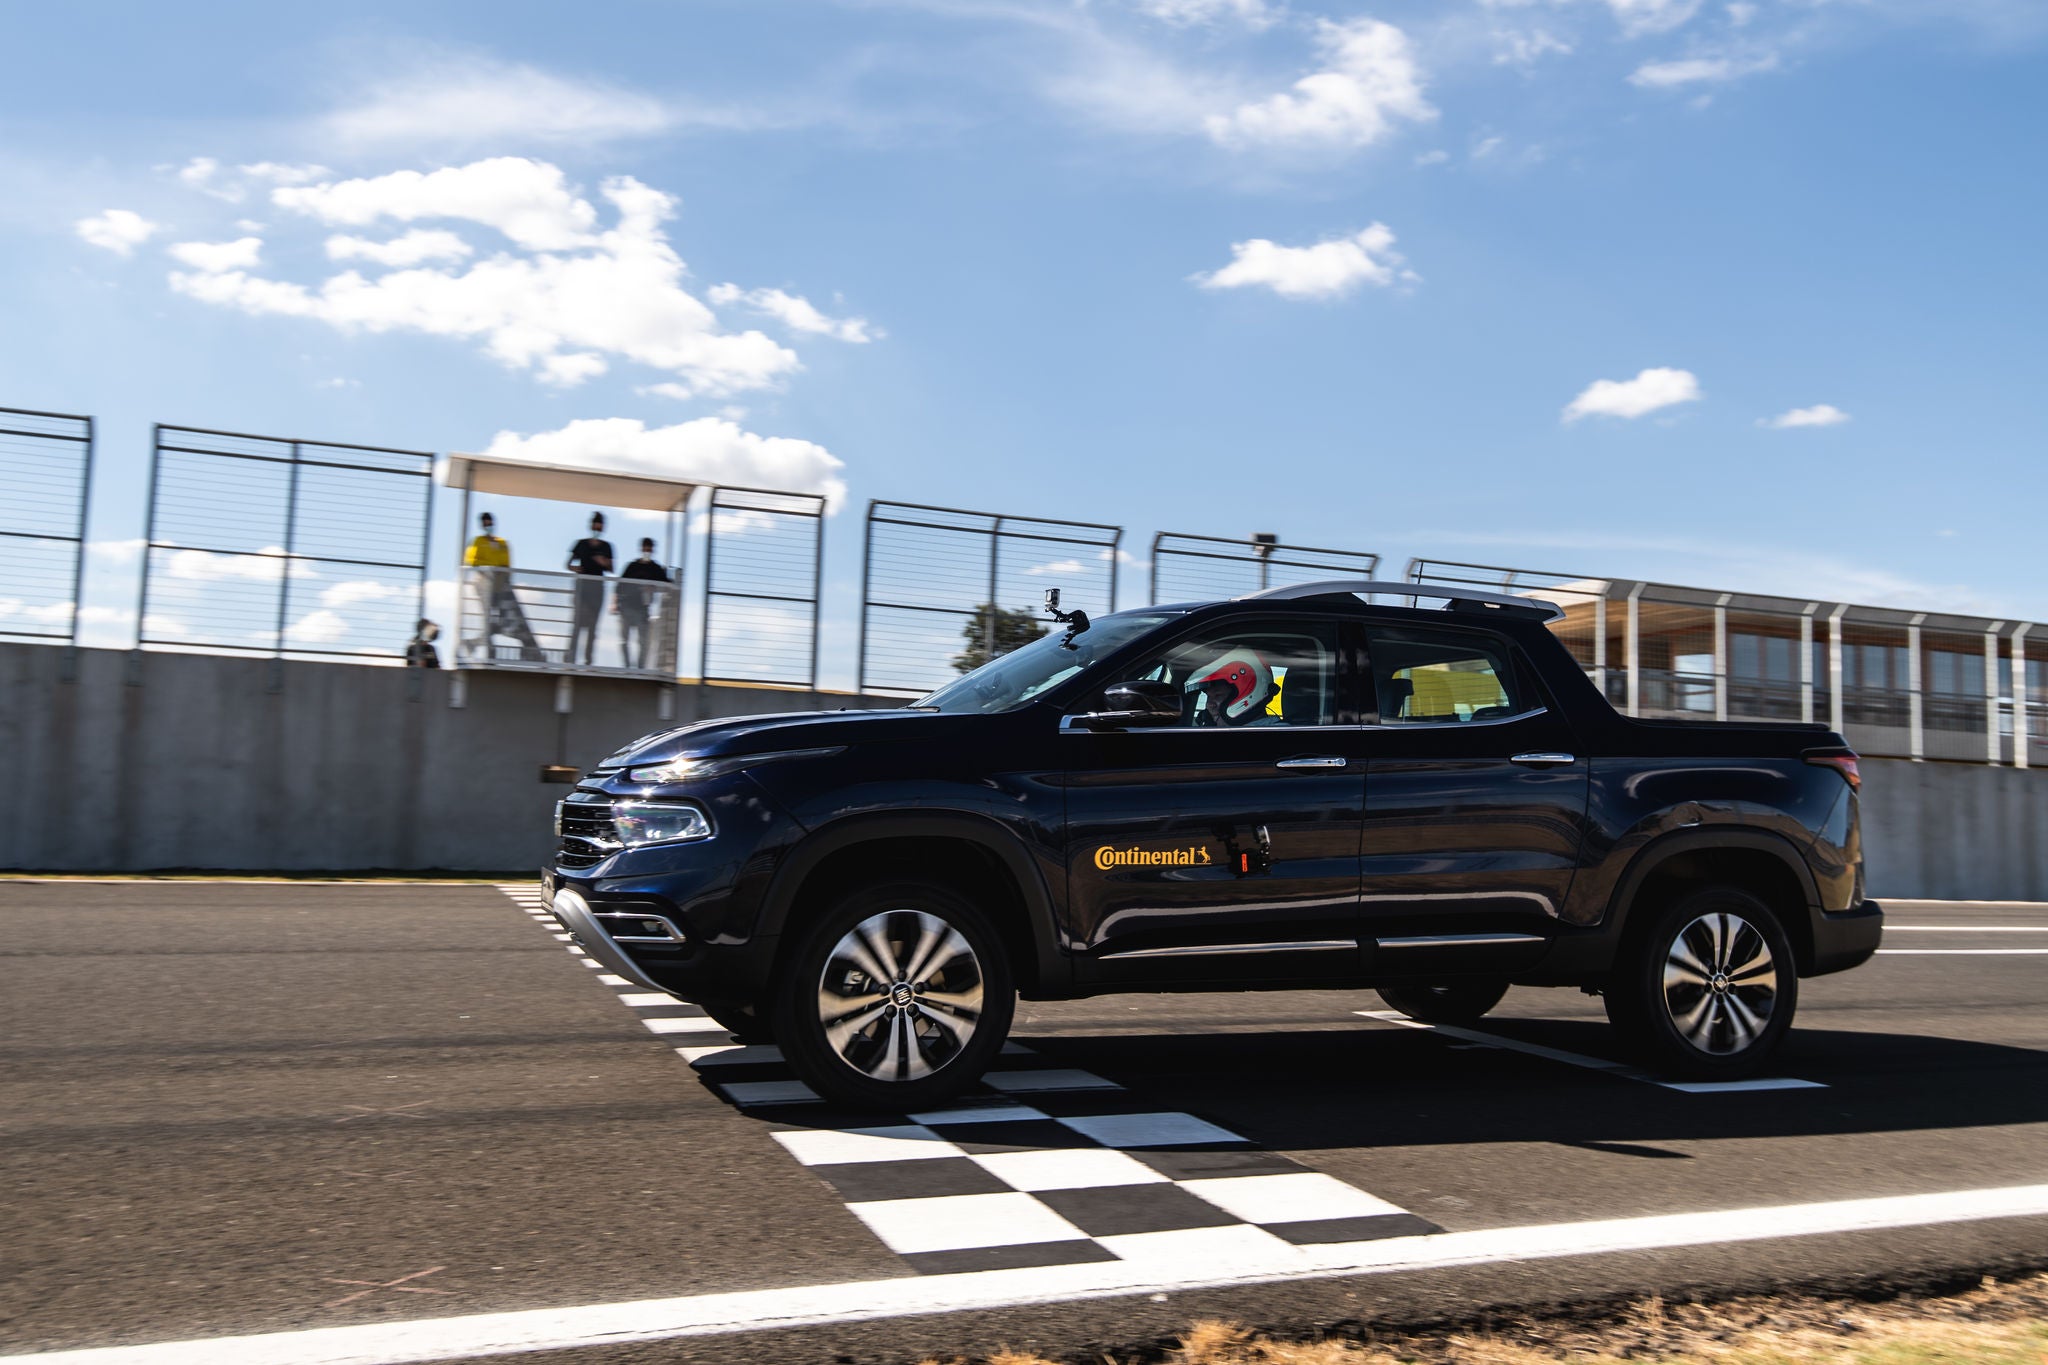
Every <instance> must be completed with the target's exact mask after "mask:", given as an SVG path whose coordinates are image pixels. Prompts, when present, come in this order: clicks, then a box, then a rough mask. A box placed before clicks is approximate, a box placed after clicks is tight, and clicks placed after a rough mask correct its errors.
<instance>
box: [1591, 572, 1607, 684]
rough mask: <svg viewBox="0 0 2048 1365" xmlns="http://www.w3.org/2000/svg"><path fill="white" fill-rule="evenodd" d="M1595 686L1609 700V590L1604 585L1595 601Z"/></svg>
mask: <svg viewBox="0 0 2048 1365" xmlns="http://www.w3.org/2000/svg"><path fill="white" fill-rule="evenodd" d="M1593 686H1595V687H1597V688H1599V689H1600V698H1601V700H1603V701H1605V700H1606V698H1607V588H1606V586H1605V585H1604V584H1603V585H1602V586H1601V589H1600V595H1599V596H1598V597H1596V598H1594V599H1593Z"/></svg>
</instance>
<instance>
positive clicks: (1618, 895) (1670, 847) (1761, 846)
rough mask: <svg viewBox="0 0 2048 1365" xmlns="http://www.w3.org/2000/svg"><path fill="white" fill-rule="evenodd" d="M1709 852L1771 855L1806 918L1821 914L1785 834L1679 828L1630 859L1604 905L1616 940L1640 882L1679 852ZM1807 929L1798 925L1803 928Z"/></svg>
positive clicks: (1809, 875)
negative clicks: (1789, 879) (1795, 887)
mask: <svg viewBox="0 0 2048 1365" xmlns="http://www.w3.org/2000/svg"><path fill="white" fill-rule="evenodd" d="M1711 849H1747V850H1751V851H1754V852H1758V853H1768V854H1770V855H1771V856H1772V857H1774V858H1776V859H1777V860H1778V861H1779V862H1780V863H1783V864H1784V865H1785V868H1786V870H1787V871H1789V872H1790V873H1791V874H1792V876H1793V878H1794V879H1795V880H1796V881H1797V882H1798V884H1799V890H1800V895H1801V896H1802V898H1803V899H1804V900H1805V902H1806V913H1807V915H1808V917H1809V919H1811V918H1812V917H1816V916H1818V915H1819V914H1820V903H1821V901H1820V885H1819V883H1817V882H1815V881H1814V879H1813V869H1812V868H1810V867H1808V866H1807V865H1806V859H1805V858H1804V857H1802V856H1801V855H1800V852H1799V849H1798V847H1797V846H1796V845H1794V844H1793V842H1792V841H1791V840H1790V839H1787V838H1786V837H1785V836H1784V835H1782V834H1775V833H1772V832H1771V831H1769V830H1762V829H1728V828H1721V829H1679V830H1672V831H1670V832H1668V833H1665V834H1661V835H1659V836H1658V837H1656V838H1655V839H1652V840H1651V841H1650V842H1649V843H1647V844H1645V845H1644V846H1643V847H1642V848H1640V849H1638V850H1637V851H1636V853H1635V855H1634V856H1633V857H1632V858H1630V860H1629V864H1628V868H1627V870H1626V871H1624V872H1623V873H1622V875H1621V880H1620V881H1619V882H1617V883H1616V884H1615V887H1614V894H1613V896H1612V897H1610V898H1609V900H1608V903H1607V916H1608V918H1607V923H1608V924H1609V925H1610V926H1612V930H1613V932H1614V934H1615V935H1616V936H1617V937H1619V936H1620V935H1622V934H1624V933H1626V932H1627V931H1628V923H1627V921H1628V912H1629V907H1630V906H1631V905H1633V904H1634V903H1635V898H1636V893H1637V892H1639V891H1640V890H1642V886H1643V883H1644V882H1646V881H1648V880H1649V879H1650V877H1651V875H1652V874H1653V873H1655V872H1656V870H1657V869H1658V868H1659V867H1661V866H1662V865H1663V864H1665V863H1667V862H1669V861H1671V860H1672V859H1673V858H1676V857H1678V856H1679V855H1680V854H1682V853H1698V852H1701V851H1704V850H1711ZM1787 927H1788V928H1790V927H1791V926H1787ZM1809 927H1810V926H1800V928H1802V929H1805V928H1809ZM1796 941H1797V940H1796V939H1795V942H1796ZM1808 941H1809V942H1810V941H1811V940H1810V939H1809V940H1808Z"/></svg>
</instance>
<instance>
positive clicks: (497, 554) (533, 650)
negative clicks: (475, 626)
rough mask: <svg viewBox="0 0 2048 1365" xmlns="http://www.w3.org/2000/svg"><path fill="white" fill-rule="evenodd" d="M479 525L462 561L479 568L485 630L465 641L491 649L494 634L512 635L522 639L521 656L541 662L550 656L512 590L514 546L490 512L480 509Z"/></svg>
mask: <svg viewBox="0 0 2048 1365" xmlns="http://www.w3.org/2000/svg"><path fill="white" fill-rule="evenodd" d="M476 525H477V536H476V539H475V540H472V541H470V542H469V548H468V549H466V550H464V551H463V552H462V562H463V563H464V564H466V565H468V566H469V567H470V568H471V569H473V570H475V572H474V573H472V574H471V575H470V583H471V584H472V585H473V586H474V587H475V588H476V591H477V595H478V596H480V597H482V598H483V599H484V634H483V639H482V640H481V641H474V640H473V641H467V642H465V643H466V644H468V645H469V646H471V647H475V646H477V645H479V644H480V645H481V646H482V647H483V649H484V650H485V652H486V653H488V652H489V650H490V645H491V637H492V636H494V635H509V636H511V637H512V638H513V639H515V640H517V641H519V657H520V658H522V659H524V660H526V661H527V662H529V663H536V662H539V661H541V660H543V659H545V658H546V657H547V656H546V655H545V654H543V653H542V652H541V647H540V642H539V641H538V640H536V639H534V638H533V627H532V626H530V625H528V624H527V623H526V609H525V608H524V607H522V606H520V605H519V598H518V595H517V594H515V593H514V592H513V591H512V547H511V546H510V545H508V544H506V543H505V540H504V538H503V537H502V536H499V535H497V534H496V533H495V528H496V526H497V523H496V522H495V521H494V520H492V518H491V514H490V513H489V512H481V513H478V514H477V519H476Z"/></svg>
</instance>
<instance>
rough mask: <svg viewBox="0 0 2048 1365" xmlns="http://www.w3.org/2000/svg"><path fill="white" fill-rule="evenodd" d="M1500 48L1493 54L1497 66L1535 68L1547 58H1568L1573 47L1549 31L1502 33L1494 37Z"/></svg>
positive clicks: (1531, 30)
mask: <svg viewBox="0 0 2048 1365" xmlns="http://www.w3.org/2000/svg"><path fill="white" fill-rule="evenodd" d="M1493 36H1494V40H1495V41H1496V42H1498V43H1499V44H1500V48H1499V50H1498V51H1496V52H1495V53H1494V54H1493V61H1494V65H1496V66H1525V67H1526V66H1534V65H1535V64H1536V63H1537V62H1539V61H1541V60H1542V59H1543V58H1545V57H1550V56H1557V57H1568V56H1570V55H1571V51H1572V45H1571V44H1570V43H1568V42H1566V41H1565V40H1564V39H1562V38H1560V37H1558V36H1557V35H1556V34H1554V33H1552V32H1550V30H1548V29H1541V28H1537V29H1530V30H1529V31H1528V32H1526V33H1512V32H1506V31H1503V32H1500V33H1496V34H1494V35H1493Z"/></svg>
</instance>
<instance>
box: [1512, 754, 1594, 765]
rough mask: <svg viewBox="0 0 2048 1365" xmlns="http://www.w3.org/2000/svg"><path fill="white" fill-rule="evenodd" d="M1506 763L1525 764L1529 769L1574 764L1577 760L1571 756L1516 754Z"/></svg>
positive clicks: (1574, 756)
mask: <svg viewBox="0 0 2048 1365" xmlns="http://www.w3.org/2000/svg"><path fill="white" fill-rule="evenodd" d="M1508 762H1510V763H1522V764H1526V765H1528V766H1529V767H1531V768H1548V767H1553V766H1555V765H1558V764H1562V763H1576V762H1578V758H1577V756H1576V755H1573V754H1516V755H1515V756H1514V757H1513V758H1511V759H1509V760H1508Z"/></svg>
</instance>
